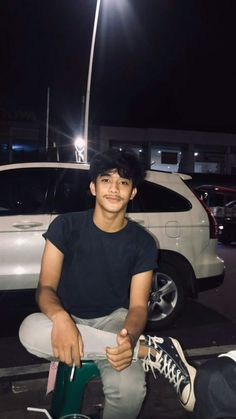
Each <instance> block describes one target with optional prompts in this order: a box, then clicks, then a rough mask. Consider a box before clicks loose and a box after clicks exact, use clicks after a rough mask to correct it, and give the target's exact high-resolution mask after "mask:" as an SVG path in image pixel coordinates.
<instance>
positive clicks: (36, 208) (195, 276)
mask: <svg viewBox="0 0 236 419" xmlns="http://www.w3.org/2000/svg"><path fill="white" fill-rule="evenodd" d="M189 178H190V177H189V176H187V175H182V174H179V173H165V172H156V171H148V172H147V176H146V180H145V182H144V183H143V184H142V185H140V188H139V192H138V194H137V196H136V197H135V199H134V200H133V201H131V202H130V206H129V207H128V214H127V215H128V217H130V218H131V219H133V220H135V221H137V222H138V223H140V224H141V225H143V226H144V227H146V228H147V229H148V230H149V231H150V232H151V234H152V235H153V236H154V237H155V239H156V242H157V248H159V249H160V251H159V252H157V254H158V270H157V272H156V273H155V275H154V279H153V289H152V292H151V294H150V300H149V325H155V328H156V327H157V326H158V327H162V326H165V325H167V324H169V323H170V322H172V321H173V319H174V318H175V317H176V316H177V314H178V313H179V311H180V310H181V308H182V307H183V304H184V299H185V297H187V296H191V297H196V296H197V293H198V291H199V290H201V289H202V288H206V287H207V288H209V287H214V286H216V285H218V284H219V283H221V282H222V280H223V277H224V262H223V260H221V259H220V258H219V257H218V256H217V254H216V244H217V237H216V222H215V220H214V217H213V216H212V214H211V212H210V211H209V210H208V209H207V208H205V207H204V205H203V203H202V202H201V200H200V199H199V198H198V197H197V195H196V194H195V193H194V192H193V191H192V190H191V189H190V188H189V187H188V186H187V185H186V183H185V180H187V179H189ZM88 185H89V179H88V165H86V164H79V163H19V164H11V165H4V166H0V190H1V195H0V290H1V291H4V290H5V291H6V290H22V289H24V290H25V289H32V288H35V287H36V286H37V282H38V276H39V269H40V259H41V255H42V250H43V247H44V239H43V237H42V234H43V233H44V232H45V231H46V230H47V228H48V226H49V223H50V222H51V221H52V220H53V219H54V218H55V217H57V216H58V214H62V213H65V212H70V211H82V210H85V209H87V208H91V207H93V205H94V201H93V199H94V198H93V197H92V196H91V195H90V193H89V188H88ZM205 284H206V285H205Z"/></svg>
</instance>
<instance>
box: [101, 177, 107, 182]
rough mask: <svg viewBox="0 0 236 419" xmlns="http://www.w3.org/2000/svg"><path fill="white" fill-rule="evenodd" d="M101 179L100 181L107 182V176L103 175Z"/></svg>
mask: <svg viewBox="0 0 236 419" xmlns="http://www.w3.org/2000/svg"><path fill="white" fill-rule="evenodd" d="M101 181H102V182H104V183H107V182H109V178H106V177H103V178H102V179H101Z"/></svg>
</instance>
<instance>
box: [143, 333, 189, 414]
mask: <svg viewBox="0 0 236 419" xmlns="http://www.w3.org/2000/svg"><path fill="white" fill-rule="evenodd" d="M143 344H144V345H145V346H146V347H148V348H149V351H148V355H147V356H146V358H144V360H143V368H144V371H149V369H150V370H151V371H152V373H153V375H154V377H155V378H156V375H155V370H157V371H158V372H159V373H160V374H162V375H163V376H164V377H165V378H167V379H168V381H169V382H170V383H171V384H172V385H173V386H174V388H175V391H176V393H177V395H178V398H179V401H180V403H181V404H182V406H183V407H184V408H185V409H186V410H189V411H192V410H193V407H194V404H195V396H194V389H193V381H194V378H195V375H196V370H195V368H193V367H192V366H191V365H189V364H188V363H187V361H186V359H185V356H184V353H183V351H182V348H181V346H180V344H179V342H178V341H177V340H176V339H172V338H169V337H165V338H160V337H156V336H148V335H147V336H146V337H145V342H144V343H143Z"/></svg>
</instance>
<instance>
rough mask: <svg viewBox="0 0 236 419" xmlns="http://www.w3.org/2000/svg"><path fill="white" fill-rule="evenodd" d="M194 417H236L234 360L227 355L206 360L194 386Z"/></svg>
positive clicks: (203, 418)
mask: <svg viewBox="0 0 236 419" xmlns="http://www.w3.org/2000/svg"><path fill="white" fill-rule="evenodd" d="M194 390H195V394H196V404H195V408H194V418H195V419H218V418H221V419H226V418H236V362H235V361H234V360H233V359H231V358H230V357H228V356H224V357H218V358H214V359H211V360H208V361H206V362H205V363H204V364H203V365H202V366H201V367H200V368H199V369H198V372H197V375H196V379H195V386H194Z"/></svg>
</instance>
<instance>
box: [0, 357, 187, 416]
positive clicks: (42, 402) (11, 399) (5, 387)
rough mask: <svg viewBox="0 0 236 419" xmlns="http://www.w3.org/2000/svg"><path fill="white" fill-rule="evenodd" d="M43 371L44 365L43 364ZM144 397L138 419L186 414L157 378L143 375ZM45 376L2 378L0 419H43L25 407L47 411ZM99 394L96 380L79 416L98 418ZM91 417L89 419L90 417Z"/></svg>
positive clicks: (164, 384) (162, 380) (37, 413)
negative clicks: (146, 387) (145, 394)
mask: <svg viewBox="0 0 236 419" xmlns="http://www.w3.org/2000/svg"><path fill="white" fill-rule="evenodd" d="M44 366H45V367H46V364H44ZM147 386H148V394H147V397H146V400H145V402H144V405H143V409H142V411H141V413H140V415H139V418H138V419H187V418H190V416H191V415H189V414H187V413H186V412H185V411H184V409H183V408H182V407H181V405H180V404H179V402H178V401H177V399H176V396H175V393H174V390H173V389H172V387H171V386H170V385H169V384H168V383H167V382H166V380H164V379H163V378H162V377H161V376H160V377H158V378H157V380H155V379H154V377H153V376H152V374H151V373H148V374H147ZM46 387H47V374H46V373H45V372H43V373H42V372H41V373H40V372H39V373H36V374H35V373H33V374H28V376H24V377H23V378H22V377H21V379H20V375H18V376H15V377H14V376H13V377H5V379H3V378H2V379H1V382H0V419H41V418H42V419H43V418H46V417H47V416H46V415H45V413H43V412H38V411H37V412H34V411H27V407H33V408H37V409H47V410H48V411H50V405H51V397H52V396H51V394H49V395H46ZM102 404H103V393H102V387H101V381H100V379H94V380H92V381H91V382H90V383H89V384H88V386H87V388H86V390H85V395H84V401H83V409H82V413H83V414H86V415H88V416H89V417H91V418H94V419H95V417H96V419H99V418H101V417H102ZM90 415H91V416H90ZM122 419H125V418H122Z"/></svg>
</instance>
